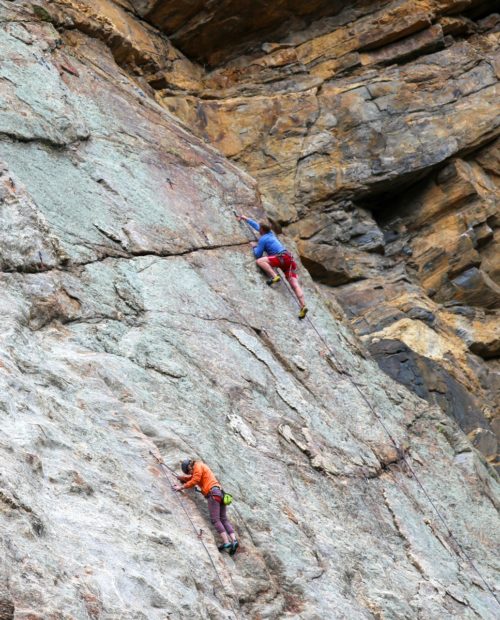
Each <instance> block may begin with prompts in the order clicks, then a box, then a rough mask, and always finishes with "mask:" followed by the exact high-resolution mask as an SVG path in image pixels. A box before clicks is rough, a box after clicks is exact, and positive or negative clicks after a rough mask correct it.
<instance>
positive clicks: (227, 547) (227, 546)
mask: <svg viewBox="0 0 500 620" xmlns="http://www.w3.org/2000/svg"><path fill="white" fill-rule="evenodd" d="M217 549H218V550H219V551H220V552H221V553H222V552H223V551H228V552H229V554H230V555H233V554H232V553H231V551H232V550H233V545H232V544H231V543H224V544H223V545H219V546H218V547H217Z"/></svg>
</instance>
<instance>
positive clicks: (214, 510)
mask: <svg viewBox="0 0 500 620" xmlns="http://www.w3.org/2000/svg"><path fill="white" fill-rule="evenodd" d="M207 499H208V512H209V514H210V520H211V521H212V525H213V526H214V527H215V529H216V530H217V532H219V534H220V535H221V537H222V540H223V541H224V544H227V543H229V536H228V535H227V532H226V528H225V527H224V526H223V525H222V521H221V504H219V502H217V501H216V500H215V499H214V498H213V496H212V495H209V496H208V498H207Z"/></svg>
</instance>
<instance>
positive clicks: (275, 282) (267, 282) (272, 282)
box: [266, 276, 281, 286]
mask: <svg viewBox="0 0 500 620" xmlns="http://www.w3.org/2000/svg"><path fill="white" fill-rule="evenodd" d="M280 280H281V278H280V276H274V278H271V279H270V280H267V281H266V284H267V286H272V285H273V284H278V282H279V281H280Z"/></svg>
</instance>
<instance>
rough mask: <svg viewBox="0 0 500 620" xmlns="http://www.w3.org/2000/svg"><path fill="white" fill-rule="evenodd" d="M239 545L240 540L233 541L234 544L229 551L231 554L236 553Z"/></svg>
mask: <svg viewBox="0 0 500 620" xmlns="http://www.w3.org/2000/svg"><path fill="white" fill-rule="evenodd" d="M239 546H240V545H239V543H238V541H237V540H235V541H234V542H233V544H232V545H231V551H230V552H229V555H234V554H235V553H236V550H237V549H238V547H239Z"/></svg>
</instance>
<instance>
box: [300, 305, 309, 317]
mask: <svg viewBox="0 0 500 620" xmlns="http://www.w3.org/2000/svg"><path fill="white" fill-rule="evenodd" d="M307 313H308V308H307V306H302V308H301V309H300V312H299V319H305V317H306V314H307Z"/></svg>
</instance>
